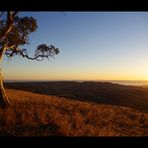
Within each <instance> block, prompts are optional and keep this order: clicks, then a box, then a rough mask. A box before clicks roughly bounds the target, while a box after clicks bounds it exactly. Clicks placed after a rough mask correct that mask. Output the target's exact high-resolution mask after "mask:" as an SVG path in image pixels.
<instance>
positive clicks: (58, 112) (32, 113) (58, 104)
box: [0, 89, 148, 136]
mask: <svg viewBox="0 0 148 148" xmlns="http://www.w3.org/2000/svg"><path fill="white" fill-rule="evenodd" d="M6 91H7V93H8V96H9V98H10V100H11V103H12V105H11V106H10V107H9V108H7V109H0V135H1V136H4V135H10V136H148V114H147V113H142V112H139V111H137V110H134V109H131V108H127V107H121V106H112V105H97V104H95V103H86V102H81V101H78V100H77V101H76V100H71V99H66V98H59V97H57V96H47V95H43V94H35V93H31V92H26V91H20V90H11V89H7V90H6Z"/></svg>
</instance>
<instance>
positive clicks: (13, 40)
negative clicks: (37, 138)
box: [0, 12, 59, 107]
mask: <svg viewBox="0 0 148 148" xmlns="http://www.w3.org/2000/svg"><path fill="white" fill-rule="evenodd" d="M17 14H18V12H1V13H0V62H1V61H2V56H3V55H6V56H7V57H8V58H11V57H13V56H15V55H19V56H22V57H23V58H27V59H30V60H38V61H41V60H44V59H45V58H47V59H48V58H49V57H54V55H56V54H58V53H59V49H58V48H55V46H53V45H50V46H47V45H46V44H41V45H38V46H37V48H36V49H35V53H34V56H33V57H30V56H29V55H28V52H27V49H23V48H22V46H23V45H25V44H29V34H30V33H32V32H34V31H36V29H37V28H38V26H37V21H36V20H35V19H34V18H33V17H27V16H26V17H19V16H18V15H17ZM9 104H10V102H9V99H8V97H7V95H6V92H5V89H4V86H3V79H2V73H1V70H0V106H1V107H6V106H8V105H9Z"/></svg>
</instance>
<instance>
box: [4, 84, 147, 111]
mask: <svg viewBox="0 0 148 148" xmlns="http://www.w3.org/2000/svg"><path fill="white" fill-rule="evenodd" d="M5 85H6V87H7V88H11V89H17V90H26V91H30V92H34V93H41V94H46V95H56V96H59V97H65V98H70V99H75V100H76V99H77V100H81V101H87V102H96V103H99V104H111V105H119V106H126V107H132V108H135V109H138V110H140V111H144V112H148V88H147V87H145V88H144V87H140V86H124V85H119V84H113V83H108V82H74V81H71V82H66V81H65V82H64V81H63V82H18V83H6V84H5Z"/></svg>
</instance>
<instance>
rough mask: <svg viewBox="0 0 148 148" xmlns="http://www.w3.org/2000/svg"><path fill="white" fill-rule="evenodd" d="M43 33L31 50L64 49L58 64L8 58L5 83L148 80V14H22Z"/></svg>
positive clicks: (34, 35) (34, 38)
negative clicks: (39, 47)
mask: <svg viewBox="0 0 148 148" xmlns="http://www.w3.org/2000/svg"><path fill="white" fill-rule="evenodd" d="M19 16H32V17H34V18H35V19H36V20H37V23H38V29H37V31H35V32H33V33H32V34H31V35H30V45H27V46H25V47H26V48H27V49H28V51H29V55H30V56H33V54H34V50H35V48H36V47H37V45H39V44H42V43H46V44H48V45H51V44H52V45H54V46H55V47H57V48H59V49H60V53H59V54H58V55H56V56H55V58H54V59H53V58H50V60H49V61H48V60H46V59H45V60H44V61H41V62H39V61H32V60H31V61H30V60H27V59H24V58H22V57H19V56H15V57H13V58H12V59H11V60H9V59H7V57H5V56H4V57H3V61H2V71H3V77H4V79H5V80H95V81H97V80H148V12H46V11H43V12H40V11H37V12H20V14H19Z"/></svg>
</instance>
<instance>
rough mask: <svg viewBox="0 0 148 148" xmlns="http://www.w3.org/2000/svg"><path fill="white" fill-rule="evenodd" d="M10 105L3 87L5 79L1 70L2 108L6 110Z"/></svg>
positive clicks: (0, 91) (0, 92)
mask: <svg viewBox="0 0 148 148" xmlns="http://www.w3.org/2000/svg"><path fill="white" fill-rule="evenodd" d="M8 105H10V102H9V99H8V97H7V94H6V92H5V88H4V85H3V77H2V73H1V70H0V107H3V108H5V107H7V106H8Z"/></svg>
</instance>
